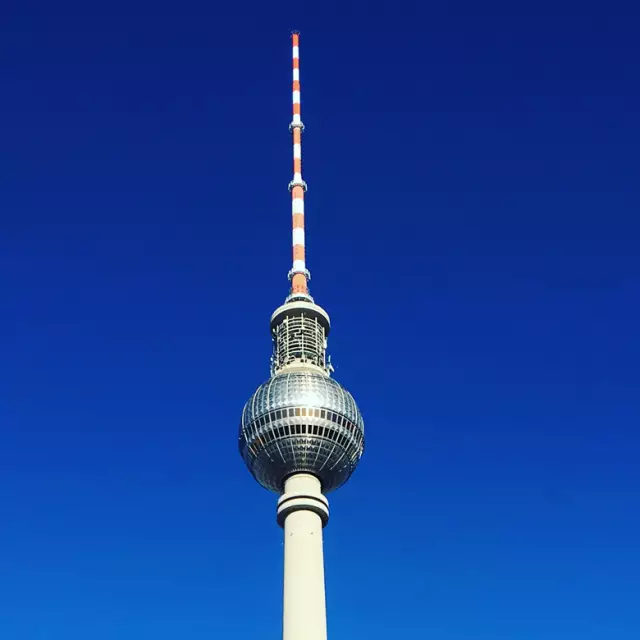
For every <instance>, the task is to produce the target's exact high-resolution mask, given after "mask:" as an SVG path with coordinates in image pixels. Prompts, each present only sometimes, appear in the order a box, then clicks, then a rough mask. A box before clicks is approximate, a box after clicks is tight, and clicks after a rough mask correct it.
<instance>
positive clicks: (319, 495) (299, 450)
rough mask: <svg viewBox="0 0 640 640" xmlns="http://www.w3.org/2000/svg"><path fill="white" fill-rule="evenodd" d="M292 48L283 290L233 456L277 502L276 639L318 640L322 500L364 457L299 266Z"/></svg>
mask: <svg viewBox="0 0 640 640" xmlns="http://www.w3.org/2000/svg"><path fill="white" fill-rule="evenodd" d="M292 44H293V119H292V121H291V124H290V126H289V129H290V131H291V134H292V137H293V180H291V182H290V183H289V190H290V191H291V213H292V225H293V234H292V239H293V267H292V269H291V271H290V272H289V279H290V280H291V290H290V292H289V295H288V296H287V298H286V300H285V302H284V304H282V305H281V306H279V307H278V308H277V309H276V310H275V311H274V312H273V314H272V316H271V339H272V341H273V355H272V356H271V377H270V378H269V380H267V381H266V382H265V383H263V384H261V385H260V386H259V387H258V389H257V390H256V391H255V393H254V394H253V395H252V396H251V397H250V398H249V400H248V401H247V403H246V404H245V406H244V409H243V411H242V419H241V422H240V434H239V449H240V454H241V456H242V458H243V460H244V462H245V464H246V465H247V468H248V469H249V471H250V472H251V474H252V475H253V477H254V478H255V479H256V480H257V481H258V482H259V483H260V484H261V485H262V486H263V487H265V488H266V489H269V490H270V491H273V492H275V493H278V494H280V498H279V499H278V506H277V521H278V524H279V525H280V526H281V527H282V528H283V529H284V611H283V640H326V638H327V620H326V605H325V589H324V559H323V550H322V529H323V528H324V527H325V526H326V524H327V522H328V521H329V502H328V500H327V498H326V494H327V493H329V492H331V491H333V490H334V489H337V488H338V487H340V486H342V485H343V484H344V483H345V482H346V481H347V480H348V479H349V477H350V476H351V474H352V473H353V471H354V469H355V468H356V465H357V464H358V462H359V460H360V457H361V456H362V453H363V451H364V423H363V420H362V415H361V414H360V410H359V409H358V406H357V405H356V403H355V400H354V399H353V397H352V396H351V394H350V393H349V392H348V391H347V390H346V389H345V388H344V387H342V386H341V385H340V384H338V383H337V382H336V381H335V380H333V378H331V377H330V375H331V372H332V367H331V364H330V363H329V360H328V358H327V337H328V335H329V329H330V326H331V325H330V321H329V316H328V314H327V312H326V311H325V310H324V309H323V308H322V307H320V306H319V305H317V304H315V302H314V301H313V298H312V297H311V295H310V294H309V287H308V281H309V280H310V274H309V271H308V270H307V267H306V261H305V234H304V194H305V192H306V190H307V185H306V183H305V182H304V180H303V179H302V132H303V131H304V125H303V124H302V120H301V114H300V57H299V34H298V33H297V32H294V33H293V34H292Z"/></svg>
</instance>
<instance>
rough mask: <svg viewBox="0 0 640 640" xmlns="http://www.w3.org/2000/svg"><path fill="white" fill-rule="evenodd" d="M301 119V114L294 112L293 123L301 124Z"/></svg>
mask: <svg viewBox="0 0 640 640" xmlns="http://www.w3.org/2000/svg"><path fill="white" fill-rule="evenodd" d="M300 122H301V120H300V114H299V113H294V114H293V123H294V124H300Z"/></svg>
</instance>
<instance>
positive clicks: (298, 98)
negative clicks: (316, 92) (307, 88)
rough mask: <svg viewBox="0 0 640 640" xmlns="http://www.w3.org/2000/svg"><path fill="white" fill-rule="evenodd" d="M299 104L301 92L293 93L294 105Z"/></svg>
mask: <svg viewBox="0 0 640 640" xmlns="http://www.w3.org/2000/svg"><path fill="white" fill-rule="evenodd" d="M298 102H300V92H299V91H294V92H293V104H298Z"/></svg>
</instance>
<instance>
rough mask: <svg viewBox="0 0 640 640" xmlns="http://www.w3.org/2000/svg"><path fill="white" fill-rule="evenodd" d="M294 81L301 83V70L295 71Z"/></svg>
mask: <svg viewBox="0 0 640 640" xmlns="http://www.w3.org/2000/svg"><path fill="white" fill-rule="evenodd" d="M293 79H294V80H297V81H298V82H300V69H294V70H293Z"/></svg>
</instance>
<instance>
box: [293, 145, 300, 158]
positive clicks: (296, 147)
mask: <svg viewBox="0 0 640 640" xmlns="http://www.w3.org/2000/svg"><path fill="white" fill-rule="evenodd" d="M293 157H294V158H302V149H301V147H300V145H299V144H294V145H293Z"/></svg>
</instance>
